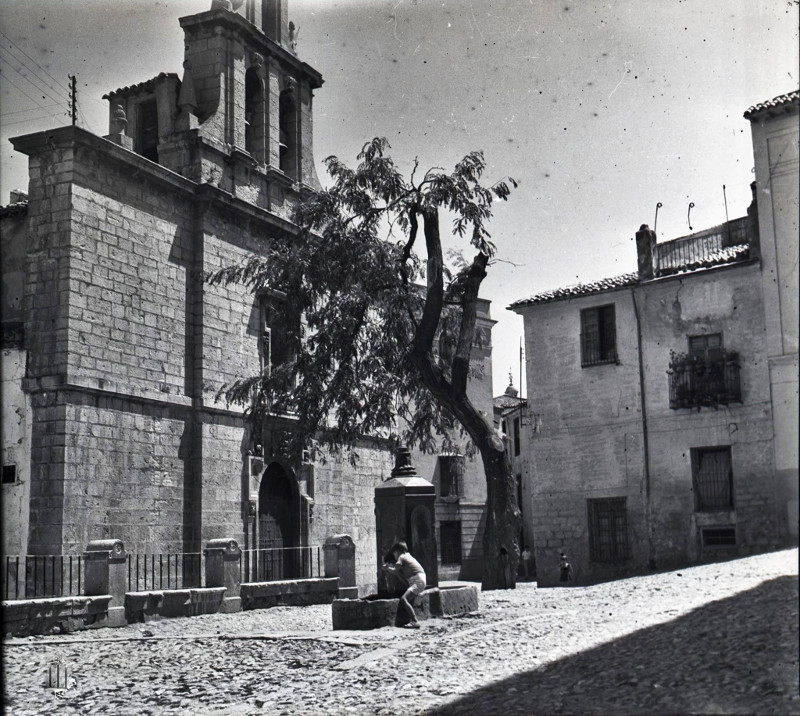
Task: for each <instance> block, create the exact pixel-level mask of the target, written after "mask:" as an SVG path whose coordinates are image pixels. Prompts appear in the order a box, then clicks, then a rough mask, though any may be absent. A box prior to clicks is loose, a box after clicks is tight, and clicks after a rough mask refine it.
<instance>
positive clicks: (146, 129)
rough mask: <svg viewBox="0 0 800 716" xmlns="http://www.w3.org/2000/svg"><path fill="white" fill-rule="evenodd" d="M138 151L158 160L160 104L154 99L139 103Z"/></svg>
mask: <svg viewBox="0 0 800 716" xmlns="http://www.w3.org/2000/svg"><path fill="white" fill-rule="evenodd" d="M138 140H139V141H138V145H139V148H138V153H139V154H141V155H142V156H143V157H145V158H146V159H149V160H150V161H152V162H157V161H158V105H157V104H156V101H155V100H154V99H150V100H147V101H146V102H142V103H141V104H140V105H139V131H138Z"/></svg>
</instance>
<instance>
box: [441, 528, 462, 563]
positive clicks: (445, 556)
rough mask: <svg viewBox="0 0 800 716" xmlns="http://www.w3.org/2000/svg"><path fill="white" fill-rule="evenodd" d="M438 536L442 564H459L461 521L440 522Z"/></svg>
mask: <svg viewBox="0 0 800 716" xmlns="http://www.w3.org/2000/svg"><path fill="white" fill-rule="evenodd" d="M440 538H441V539H440V543H441V556H442V564H461V522H459V521H457V520H454V521H451V522H442V523H441V525H440Z"/></svg>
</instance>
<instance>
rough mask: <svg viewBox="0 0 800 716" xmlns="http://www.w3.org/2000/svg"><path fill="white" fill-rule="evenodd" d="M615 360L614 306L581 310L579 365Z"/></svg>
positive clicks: (614, 361) (612, 361) (615, 331)
mask: <svg viewBox="0 0 800 716" xmlns="http://www.w3.org/2000/svg"><path fill="white" fill-rule="evenodd" d="M616 362H617V330H616V320H615V314H614V306H613V304H612V305H611V306H598V307H597V308H586V309H584V310H583V311H581V366H583V367H586V366H590V365H600V364H602V363H616Z"/></svg>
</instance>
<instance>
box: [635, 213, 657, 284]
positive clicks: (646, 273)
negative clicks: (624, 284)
mask: <svg viewBox="0 0 800 716" xmlns="http://www.w3.org/2000/svg"><path fill="white" fill-rule="evenodd" d="M636 256H637V258H638V260H639V280H640V281H648V280H649V279H652V278H655V275H656V270H657V269H658V255H657V253H656V232H655V231H653V230H652V229H651V228H650V227H649V226H648V225H647V224H642V225H641V226H640V227H639V231H637V232H636Z"/></svg>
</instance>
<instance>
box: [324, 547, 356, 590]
mask: <svg viewBox="0 0 800 716" xmlns="http://www.w3.org/2000/svg"><path fill="white" fill-rule="evenodd" d="M323 549H324V551H325V576H326V577H338V578H339V598H340V599H358V587H357V586H356V545H355V543H354V542H353V540H352V538H351V537H350V535H333V537H328V539H326V540H325V545H324V546H323Z"/></svg>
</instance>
